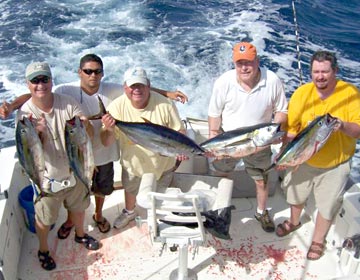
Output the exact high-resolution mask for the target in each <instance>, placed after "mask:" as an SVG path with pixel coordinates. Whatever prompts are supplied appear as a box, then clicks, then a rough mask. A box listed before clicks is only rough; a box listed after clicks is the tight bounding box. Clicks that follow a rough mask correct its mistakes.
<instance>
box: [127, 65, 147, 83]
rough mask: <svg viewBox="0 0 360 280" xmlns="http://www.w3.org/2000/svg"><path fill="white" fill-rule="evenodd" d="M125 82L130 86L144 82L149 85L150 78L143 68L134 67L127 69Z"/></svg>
mask: <svg viewBox="0 0 360 280" xmlns="http://www.w3.org/2000/svg"><path fill="white" fill-rule="evenodd" d="M124 83H126V85H127V86H128V87H131V86H132V85H134V84H143V85H145V86H147V85H149V79H148V77H147V75H146V71H145V70H144V69H143V68H141V67H132V68H129V69H128V70H126V72H125V74H124Z"/></svg>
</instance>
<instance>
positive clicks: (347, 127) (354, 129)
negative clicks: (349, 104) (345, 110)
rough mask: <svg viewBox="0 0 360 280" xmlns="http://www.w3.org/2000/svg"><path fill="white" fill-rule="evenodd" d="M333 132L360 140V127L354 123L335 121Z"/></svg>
mask: <svg viewBox="0 0 360 280" xmlns="http://www.w3.org/2000/svg"><path fill="white" fill-rule="evenodd" d="M334 131H341V132H343V133H345V134H346V135H348V136H350V137H353V138H356V139H358V138H360V126H359V125H358V124H357V123H354V122H343V121H342V120H340V119H337V124H336V126H335V129H334Z"/></svg>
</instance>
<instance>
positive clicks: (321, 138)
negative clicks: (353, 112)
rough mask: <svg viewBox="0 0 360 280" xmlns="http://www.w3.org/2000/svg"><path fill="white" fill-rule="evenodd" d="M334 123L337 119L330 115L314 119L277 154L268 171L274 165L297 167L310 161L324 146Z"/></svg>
mask: <svg viewBox="0 0 360 280" xmlns="http://www.w3.org/2000/svg"><path fill="white" fill-rule="evenodd" d="M336 123H337V119H336V118H333V117H332V116H331V115H330V114H326V115H323V116H319V117H317V118H316V119H314V120H313V121H312V122H311V123H310V124H309V125H308V126H307V127H306V128H305V129H303V130H302V131H301V132H300V133H298V134H297V135H296V136H295V138H294V139H293V140H292V141H291V142H289V143H287V145H286V146H285V147H284V148H283V149H281V151H280V152H279V154H278V155H277V156H275V162H274V163H273V164H272V166H270V167H269V168H268V170H270V169H271V168H273V167H274V166H276V165H282V166H297V165H299V164H302V163H303V162H305V161H307V160H308V159H310V158H311V157H312V156H313V155H314V154H316V153H317V152H318V151H319V150H320V149H321V148H322V147H323V146H324V145H325V143H326V141H327V140H328V139H329V137H330V135H331V133H332V132H333V130H334V127H335V125H336Z"/></svg>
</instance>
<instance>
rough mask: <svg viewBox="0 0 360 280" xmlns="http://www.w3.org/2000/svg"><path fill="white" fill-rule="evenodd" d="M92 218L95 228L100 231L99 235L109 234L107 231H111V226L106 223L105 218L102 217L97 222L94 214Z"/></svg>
mask: <svg viewBox="0 0 360 280" xmlns="http://www.w3.org/2000/svg"><path fill="white" fill-rule="evenodd" d="M92 218H93V220H94V222H95V224H96V226H97V227H98V228H99V231H100V232H101V233H107V232H109V230H110V229H111V225H110V223H109V222H108V220H106V218H105V217H103V218H102V220H101V221H97V220H96V219H95V214H94V215H93V216H92Z"/></svg>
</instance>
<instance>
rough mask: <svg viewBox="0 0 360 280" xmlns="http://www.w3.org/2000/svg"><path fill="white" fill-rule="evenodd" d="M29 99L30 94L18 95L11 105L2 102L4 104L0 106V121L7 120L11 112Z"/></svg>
mask: <svg viewBox="0 0 360 280" xmlns="http://www.w3.org/2000/svg"><path fill="white" fill-rule="evenodd" d="M30 98H31V94H30V93H26V94H23V95H20V96H19V97H17V98H16V99H15V100H14V101H12V102H11V103H7V102H6V100H4V103H3V104H1V106H0V117H1V118H2V119H6V118H8V117H9V116H10V114H11V113H12V112H14V111H15V110H17V109H19V108H20V107H21V106H22V105H23V104H24V103H25V102H26V101H28V100H29V99H30Z"/></svg>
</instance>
